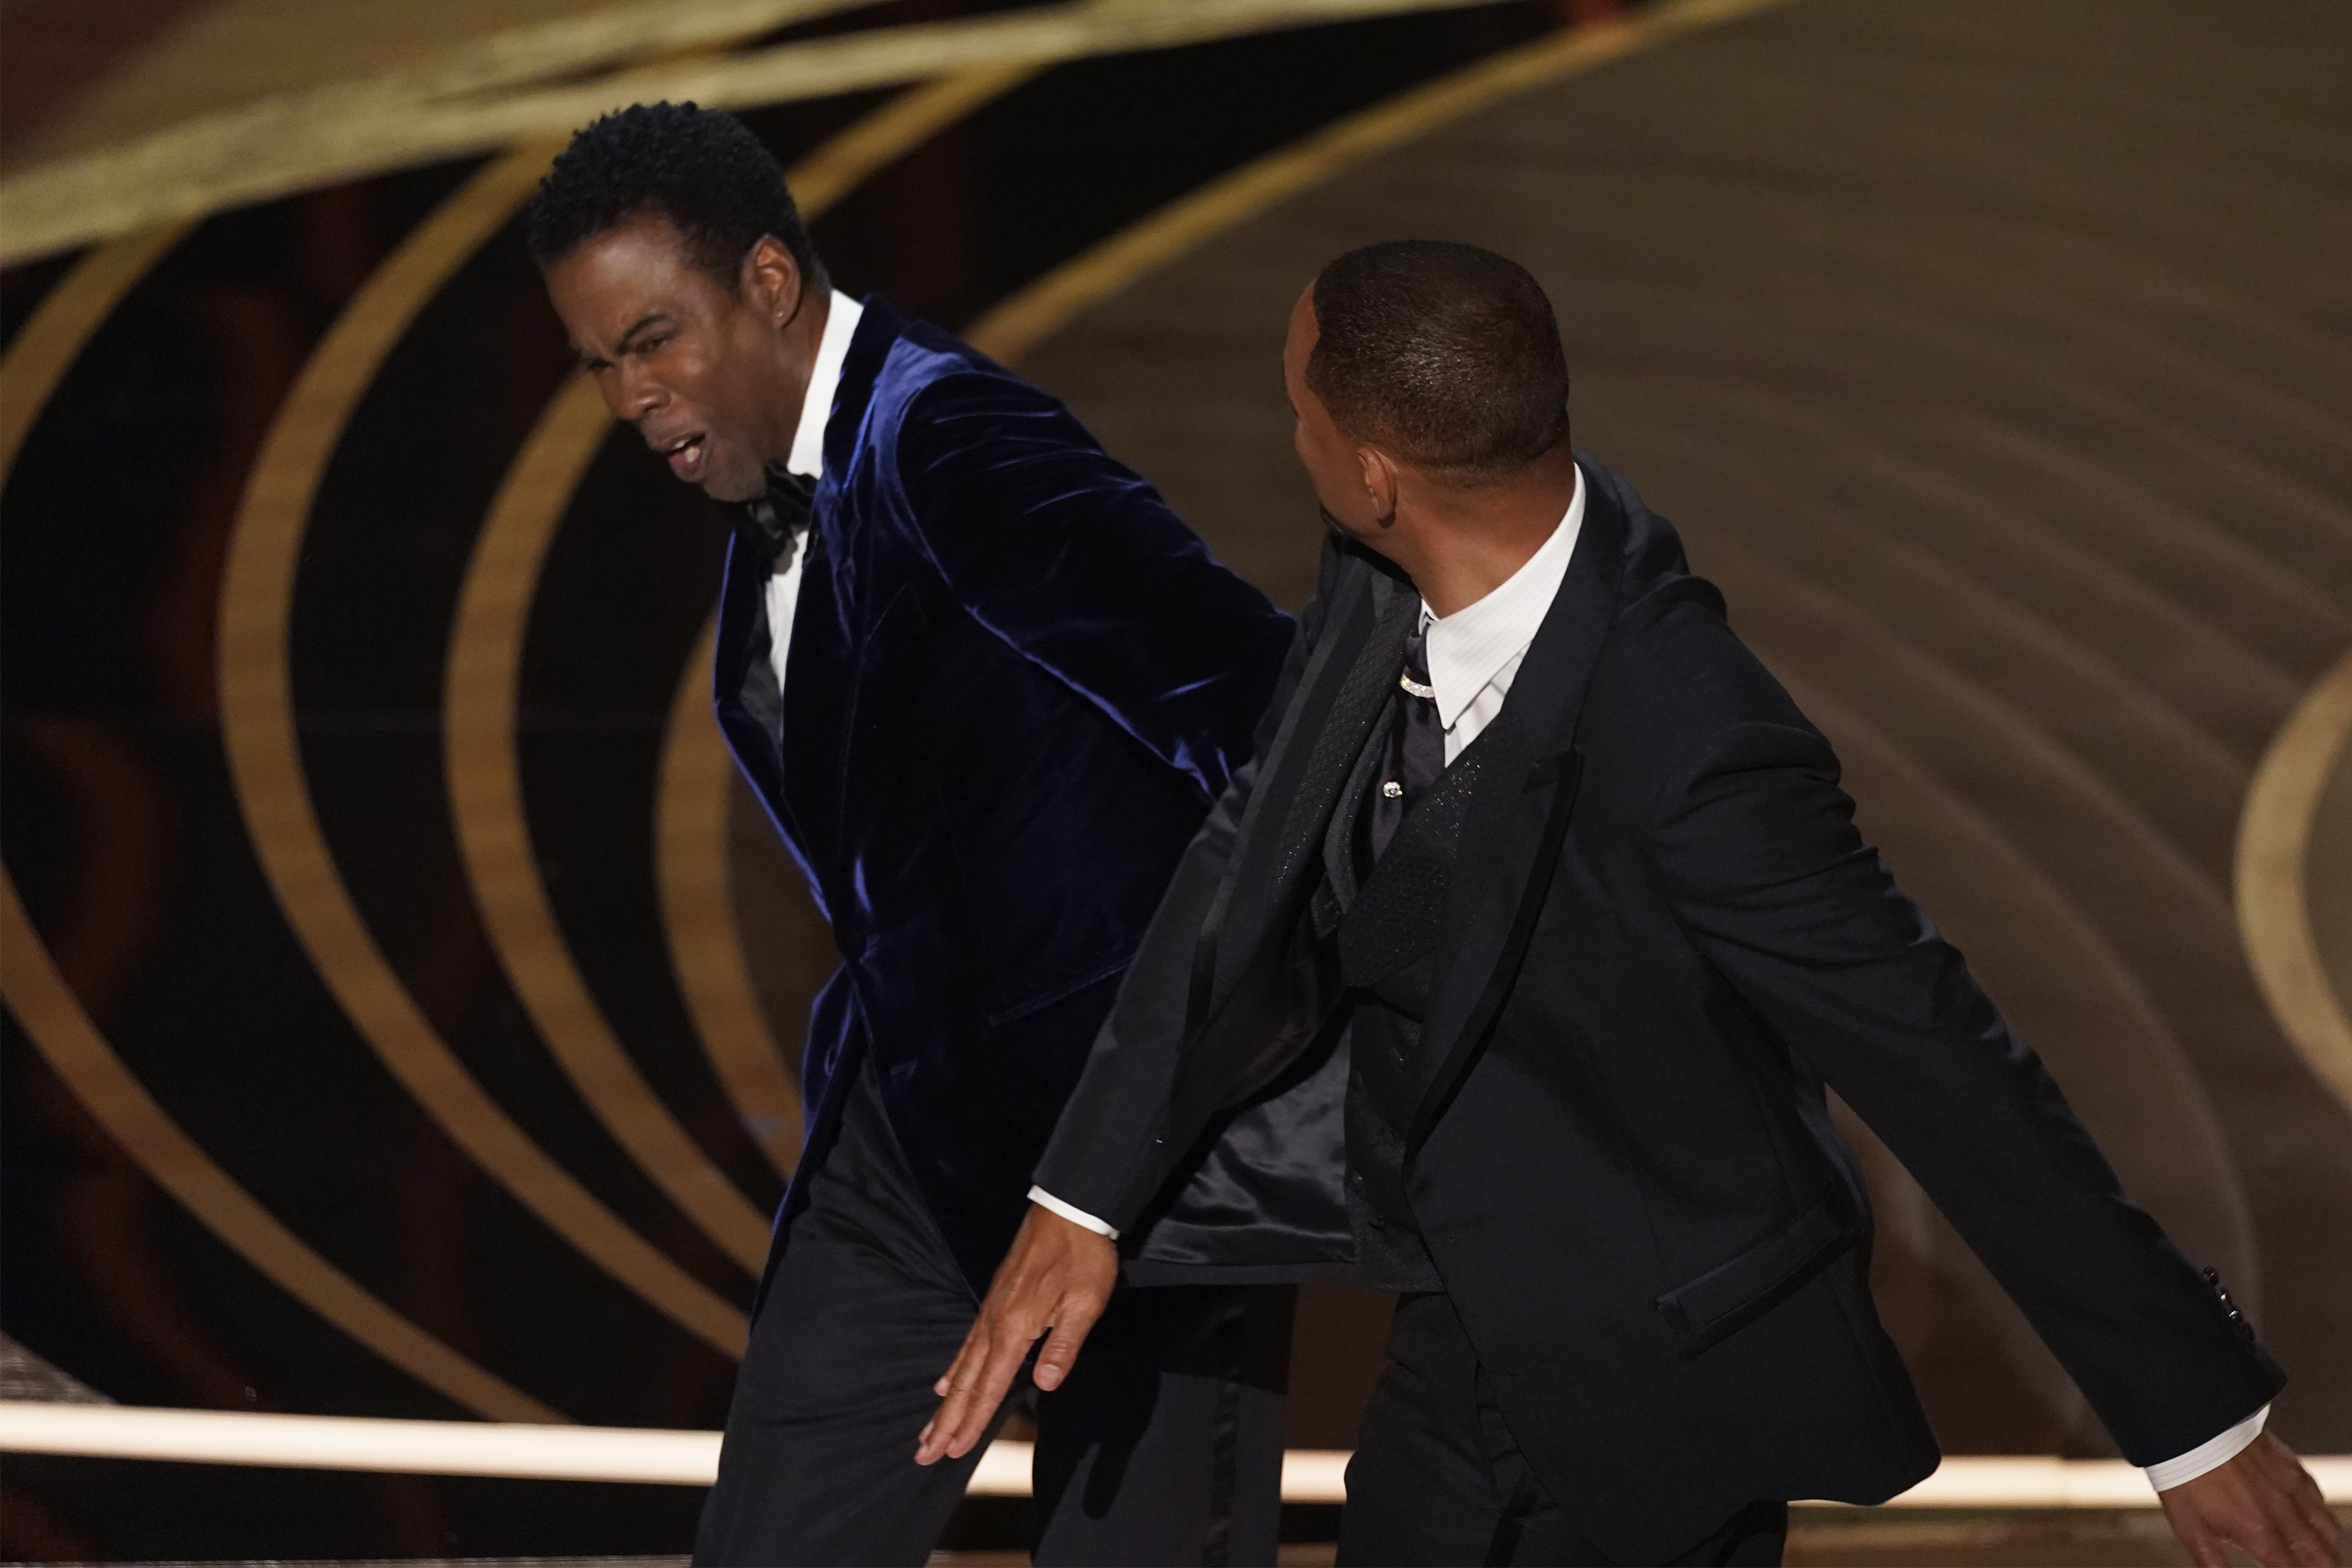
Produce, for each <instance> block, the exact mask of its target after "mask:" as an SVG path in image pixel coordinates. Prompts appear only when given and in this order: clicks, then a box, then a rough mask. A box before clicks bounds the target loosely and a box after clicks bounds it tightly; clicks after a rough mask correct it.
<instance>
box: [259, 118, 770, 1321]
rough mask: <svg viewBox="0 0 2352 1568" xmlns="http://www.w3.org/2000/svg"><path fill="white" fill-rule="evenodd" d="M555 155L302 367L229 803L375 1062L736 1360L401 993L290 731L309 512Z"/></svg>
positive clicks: (433, 250)
mask: <svg viewBox="0 0 2352 1568" xmlns="http://www.w3.org/2000/svg"><path fill="white" fill-rule="evenodd" d="M552 152H553V149H551V148H550V147H546V146H540V147H534V148H529V149H525V150H522V151H520V152H517V153H512V154H509V155H508V156H506V157H504V158H501V159H499V160H497V161H496V162H493V163H489V164H488V165H487V166H485V167H484V168H483V169H482V170H480V171H479V172H478V174H475V175H474V176H473V178H471V179H470V180H468V181H467V183H466V184H465V185H464V186H462V187H461V188H460V189H459V190H458V191H457V194H456V195H452V196H451V197H450V198H449V199H448V200H447V201H446V202H445V203H444V204H443V205H441V206H440V207H439V208H438V209H437V210H436V212H435V213H434V214H433V215H432V216H430V217H428V218H427V219H426V220H425V222H424V223H423V224H422V225H420V226H418V227H417V229H416V230H415V232H414V233H413V234H411V235H410V236H409V237H408V238H406V239H405V240H404V241H403V242H402V244H401V246H400V247H399V249H397V250H396V251H394V254H393V255H392V257H391V258H389V259H387V260H386V261H385V262H384V264H383V267H381V268H379V269H378V270H377V271H376V272H375V273H374V275H373V276H372V277H371V278H370V279H368V281H367V284H366V285H365V287H363V288H362V289H361V290H360V292H359V294H358V295H357V296H356V297H354V298H353V299H352V302H351V304H350V306H349V307H348V308H347V309H346V310H344V312H343V314H342V316H341V318H340V319H338V320H337V321H336V322H335V325H334V327H333V328H332V329H331V331H329V332H328V334H327V337H326V339H325V341H323V342H321V343H320V345H319V348H318V351H317V352H316V353H314V354H313V355H312V356H311V358H310V363H308V364H306V365H305V366H304V367H303V370H302V374H301V377H300V379H299V381H298V382H297V383H296V384H295V386H294V389H293V391H292V392H291V393H290V394H289V396H288V398H287V401H286V404H285V405H284V407H283V408H281V409H280V410H279V412H278V419H277V422H276V424H275V425H274V426H272V427H271V429H270V432H269V437H268V441H267V443H266V444H265V445H264V447H263V448H262V452H261V456H260V458H259V459H258V461H257V462H256V464H255V465H254V468H253V472H252V475H251V477H250V479H248V481H247V487H246V493H245V500H244V505H243V507H242V509H241V510H240V511H239V512H238V515H237V519H236V527H235V530H234V531H233V533H232V536H231V539H230V542H229V553H228V570H227V574H226V578H225V580H224V582H223V584H222V588H221V599H220V621H219V626H220V631H219V637H220V686H221V727H222V735H223V739H224V742H226V747H227V751H228V760H229V769H230V773H231V776H232V778H233V780H234V782H235V784H236V795H237V804H238V806H239V808H240V809H241V810H242V811H243V812H244V814H245V820H246V826H247V831H248V832H249V833H250V834H251V835H252V837H253V843H254V847H255V850H256V852H257V855H258V856H259V858H260V860H261V866H262V869H263V872H264V874H265V875H266V876H267V877H268V880H269V884H270V887H271V889H272V890H273V891H274V892H275V893H276V894H277V896H278V903H279V905H280V906H281V907H282V908H283V909H284V910H285V911H286V916H287V920H288V922H289V925H291V927H292V928H293V930H294V932H295V934H296V935H297V936H298V937H299V939H300V941H301V942H302V945H303V947H304V949H305V951H307V952H309V953H310V959H311V962H312V963H314V964H315V965H316V966H317V968H318V971H319V973H320V977H321V978H322V979H323V980H324V981H325V982H326V984H327V986H328V988H329V989H330V990H331V992H332V993H333V994H334V996H335V999H336V1000H337V1001H338V1002H339V1003H340V1004H341V1005H342V1008H343V1010H344V1011H345V1012H346V1013H347V1014H348V1015H350V1016H351V1018H352V1022H353V1023H354V1024H356V1025H357V1026H359V1029H360V1032H361V1034H362V1036H363V1037H365V1038H366V1039H367V1042H368V1044H369V1046H370V1047H371V1048H373V1050H374V1051H375V1053H376V1055H377V1056H378V1057H379V1058H381V1059H382V1060H383V1063H384V1065H385V1067H386V1068H389V1069H390V1070H391V1071H392V1073H393V1074H394V1077H396V1078H398V1079H400V1080H401V1082H402V1083H403V1084H404V1085H405V1086H406V1087H407V1089H408V1090H409V1092H410V1093H412V1094H414V1095H415V1097H416V1099H417V1101H418V1103H419V1104H420V1105H422V1106H423V1107H424V1108H425V1110H426V1112H427V1113H428V1114H430V1115H431V1116H432V1117H433V1119H434V1121H436V1122H437V1123H438V1124H439V1125H440V1126H441V1127H442V1128H443V1130H444V1131H446V1132H447V1133H448V1134H449V1135H450V1137H451V1138H452V1139H454V1140H455V1141H456V1142H457V1144H458V1146H459V1147H460V1148H462V1149H464V1150H465V1151H466V1152H467V1154H469V1155H471V1156H472V1157H473V1158H474V1160H475V1161H476V1162H477V1163H479V1164H480V1165H481V1166H482V1168H483V1169H484V1170H485V1171H487V1172H488V1173H490V1174H491V1176H493V1177H494V1178H495V1179H496V1180H497V1181H498V1182H499V1184H501V1185H502V1186H504V1187H505V1188H506V1189H507V1190H508V1191H509V1193H511V1194H513V1195H514V1196H515V1198H516V1199H517V1200H518V1201H520V1203H521V1204H522V1205H524V1206H525V1207H526V1208H528V1209H530V1211H531V1212H532V1213H533V1214H535V1215H538V1216H539V1217H540V1218H541V1220H542V1221H544V1222H545V1223H546V1224H547V1225H548V1226H550V1227H551V1228H552V1229H553V1230H555V1231H556V1233H557V1234H559V1235H561V1236H562V1237H564V1238H565V1239H566V1240H567V1241H569V1242H570V1243H571V1244H572V1246H573V1247H577V1248H578V1249H579V1250H580V1251H581V1252H582V1253H583V1255H585V1256H586V1257H588V1258H592V1259H593V1260H594V1261H595V1262H596V1263H597V1264H598V1265H599V1266H600V1267H602V1268H604V1269H605V1270H606V1271H607V1272H608V1273H610V1274H611V1275H612V1276H613V1277H614V1279H618V1280H619V1281H620V1282H621V1283H622V1284H624V1285H625V1286H626V1287H628V1288H629V1289H631V1290H633V1291H635V1292H636V1293H637V1294H638V1295H639V1296H641V1297H643V1298H644V1299H645V1300H646V1301H648V1302H650V1303H652V1304H653V1305H654V1306H655V1307H656V1308H658V1309H659V1310H662V1311H663V1312H665V1313H667V1314H668V1315H669V1316H670V1317H671V1318H672V1319H674V1320H675V1321H677V1322H678V1323H679V1324H680V1325H681V1326H683V1327H685V1328H686V1329H687V1330H688V1331H690V1332H692V1333H694V1334H696V1335H697V1336H698V1337H699V1338H701V1339H702V1340H704V1341H705V1342H708V1343H709V1344H711V1345H714V1346H716V1347H717V1348H719V1349H720V1350H722V1351H725V1352H728V1353H729V1354H730V1355H733V1354H740V1352H741V1350H742V1345H743V1340H744V1336H745V1332H746V1321H745V1319H744V1315H743V1313H742V1312H741V1311H740V1310H738V1309H736V1308H735V1307H733V1306H732V1305H730V1304H729V1303H728V1302H727V1301H726V1300H723V1299H721V1298H720V1297H719V1295H718V1294H717V1293H716V1292H715V1291H713V1290H711V1289H709V1287H708V1286H705V1285H704V1284H702V1283H701V1282H700V1281H699V1280H697V1279H694V1278H693V1277H692V1276H691V1275H689V1274H688V1273H687V1272H686V1271H685V1270H684V1269H683V1268H679V1267H678V1266H677V1264H676V1263H674V1262H672V1261H671V1260H670V1259H669V1258H667V1257H666V1256H664V1255H663V1254H662V1253H661V1252H660V1251H658V1250H657V1249H656V1248H655V1247H652V1246H651V1245H649V1244H648V1243H647V1242H646V1240H645V1239H644V1238H643V1237H640V1236H638V1235H637V1234H636V1233H635V1231H633V1230H631V1229H630V1228H629V1227H628V1226H625V1225H624V1224H623V1223H622V1222H621V1221H620V1219H619V1218H618V1217H616V1216H615V1215H614V1214H613V1213H612V1212H611V1211H610V1210H609V1209H607V1208H605V1207H604V1205H603V1204H601V1203H599V1202H598V1201H597V1200H596V1198H595V1197H594V1196H593V1194H590V1193H589V1191H588V1190H587V1189H586V1188H585V1187H584V1186H583V1185H582V1184H580V1183H579V1182H578V1181H577V1180H575V1179H574V1178H573V1177H572V1174H571V1173H569V1172H567V1171H565V1170H564V1169H563V1168H562V1166H561V1165H559V1164H557V1163H555V1161H553V1160H552V1159H551V1158H550V1157H549V1156H548V1155H547V1153H546V1152H545V1151H543V1150H541V1148H540V1147H539V1145H538V1144H536V1143H534V1142H531V1140H530V1138H529V1137H528V1136H527V1135H526V1134H525V1133H524V1132H523V1131H522V1130H521V1129H520V1127H518V1126H516V1125H515V1123H514V1122H513V1121H512V1120H511V1119H509V1117H508V1116H507V1114H506V1112H505V1111H504V1110H502V1109H500V1107H499V1104H498V1103H497V1101H495V1100H492V1099H491V1098H490V1096H489V1095H488V1093H487V1092H485V1091H484V1090H483V1089H482V1087H481V1085H480V1084H478V1083H477V1082H476V1081H475V1080H474V1079H473V1077H472V1076H471V1075H470V1074H469V1073H467V1070H466V1068H465V1067H464V1065H463V1064H462V1063H461V1062H459V1061H458V1059H457V1056H456V1054H455V1053H454V1052H452V1051H451V1050H450V1049H449V1047H448V1046H447V1045H446V1043H445V1042H444V1041H443V1040H442V1039H441V1037H440V1036H439V1035H438V1034H437V1033H436V1031H435V1030H434V1027H433V1026H432V1024H431V1022H430V1021H429V1020H427V1019H426V1018H425V1015H424V1014H423V1012H422V1011H420V1010H419V1009H418V1007H417V1005H416V1003H415V1000H414V999H413V998H412V997H411V996H410V995H409V994H408V993H407V991H406V989H405V988H404V987H403V985H402V984H401V983H400V979H399V977H398V976H397V975H396V974H395V973H394V972H393V969H392V965H391V964H390V963H388V962H387V961H386V960H385V958H384V956H383V952H382V950H381V949H379V948H378V947H377V946H376V942H375V938H374V936H373V934H372V933H371V932H370V931H368V929H367V924H366V921H364V920H363V919H362V916H361V914H360V912H359V910H358V909H357V908H356V907H355V906H354V905H353V904H352V898H351V892H350V889H348V888H346V887H345V886H344V885H343V880H342V877H341V873H340V872H339V871H338V870H337V869H336V868H335V865H334V860H333V858H332V857H331V854H330V853H329V851H328V848H327V845H326V840H325V838H324V837H323V835H322V834H321V832H320V826H319V821H318V816H317V813H316V811H315V809H314V808H313V806H312V805H311V801H310V784H309V781H308V780H307V779H306V778H305V777H304V775H303V772H302V762H301V752H300V746H299V739H298V737H297V734H296V731H295V721H294V709H293V691H292V679H291V671H290V669H289V665H288V658H289V648H288V642H287V638H288V632H289V622H290V620H291V616H292V608H293V595H294V582H295V573H296V568H297V565H298V563H299V557H300V553H301V546H302V538H303V535H304V533H305V531H307V529H308V527H309V522H310V508H311V503H312V500H313V499H314V497H315V496H316V494H317V490H318V486H319V482H320V478H321V476H322V475H323V474H324V472H325V469H326V465H327V462H328V459H329V458H330V457H331V455H332V454H333V451H334V448H335V445H336V442H337V441H338V440H339V439H340V438H341V434H342V430H343V426H344V424H345V422H346V421H347V420H348V419H349V418H350V416H351V414H352V409H353V408H354V407H355V406H356V405H357V404H358V402H359V399H360V397H361V395H362V394H363V393H364V392H365V391H366V389H367V387H368V385H369V384H370V383H371V382H372V381H373V379H374V377H375V374H376V372H377V370H378V368H379V367H380V366H381V365H382V364H383V359H384V357H385V355H386V354H388V353H390V352H391V351H392V348H393V345H394V343H396V342H398V341H399V339H400V337H401V335H402V333H403V332H404V331H405V330H406V329H407V327H408V324H409V322H410V321H413V320H414V319H415V314H416V312H417V311H418V310H420V309H422V308H423V306H424V303H425V300H428V299H429V298H431V296H432V295H433V293H434V292H435V290H436V289H438V288H439V286H440V285H441V284H442V282H443V281H445V280H446V279H447V278H448V277H449V275H450V274H451V273H452V272H454V271H455V270H456V269H457V267H458V266H459V265H460V264H461V263H462V262H463V261H464V260H465V258H467V257H468V256H471V255H472V254H473V253H474V251H475V250H476V249H477V248H478V247H479V246H480V245H481V243H482V242H483V241H484V240H485V239H487V238H488V237H489V236H490V235H491V234H492V233H494V232H495V231H496V230H497V229H498V227H499V225H500V224H502V223H504V222H505V221H506V219H507V218H508V217H509V216H510V215H511V214H512V213H513V212H514V210H515V208H516V207H517V206H518V205H520V203H521V202H522V201H523V200H525V199H526V198H527V197H528V196H529V195H530V191H531V188H532V186H533V185H534V184H535V183H536V182H537V181H538V179H539V176H540V174H541V173H542V172H543V171H544V169H545V168H546V166H547V162H548V160H549V158H550V157H551V155H552Z"/></svg>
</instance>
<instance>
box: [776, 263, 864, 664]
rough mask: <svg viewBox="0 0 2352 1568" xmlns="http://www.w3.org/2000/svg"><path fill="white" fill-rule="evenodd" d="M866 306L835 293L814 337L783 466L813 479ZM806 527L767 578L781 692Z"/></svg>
mask: <svg viewBox="0 0 2352 1568" xmlns="http://www.w3.org/2000/svg"><path fill="white" fill-rule="evenodd" d="M864 314H866V307H865V306H864V305H863V304H861V303H859V302H858V301H857V300H853V299H851V298H850V297H849V296H848V295H846V294H845V293H843V292H842V291H841V290H840V289H835V290H834V291H833V299H832V301H831V303H830V306H829V308H828V309H827V310H826V311H825V317H824V335H823V336H822V337H820V338H818V339H817V344H816V363H814V364H812V365H811V366H810V367H809V384H808V392H807V394H806V395H804V396H803V397H802V399H801V422H800V424H799V425H798V426H795V427H794V428H793V449H792V451H791V453H790V454H789V455H787V456H786V457H785V458H784V467H785V468H787V469H788V470H790V471H791V472H793V473H795V474H805V475H807V476H808V477H809V478H810V479H816V478H819V477H820V476H822V475H823V474H824V426H825V421H826V420H828V419H830V418H832V417H833V395H834V394H835V392H837V391H839V390H840V387H841V362H842V361H843V360H845V359H846V358H848V357H849V337H850V334H851V333H852V332H855V331H857V319H858V318H859V317H860V316H863V315H864ZM807 544H808V524H807V523H806V522H803V523H802V524H801V526H800V527H798V528H796V529H794V530H793V537H792V539H791V540H790V541H789V542H786V544H785V545H784V548H783V551H782V553H781V554H779V555H778V556H777V557H776V569H775V571H774V573H773V574H771V575H770V577H769V578H768V660H769V662H770V663H771V664H772V665H774V666H775V668H776V690H777V691H778V692H780V693H781V692H782V690H783V689H784V664H785V661H786V659H787V658H789V657H790V656H791V654H792V651H793V609H794V608H795V607H796V606H797V605H799V604H800V600H801V563H803V561H805V560H806V559H807V558H808V550H807V548H806V547H807Z"/></svg>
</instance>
